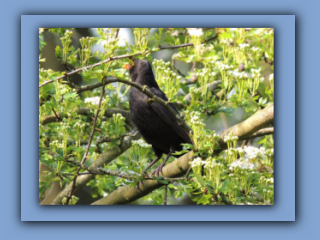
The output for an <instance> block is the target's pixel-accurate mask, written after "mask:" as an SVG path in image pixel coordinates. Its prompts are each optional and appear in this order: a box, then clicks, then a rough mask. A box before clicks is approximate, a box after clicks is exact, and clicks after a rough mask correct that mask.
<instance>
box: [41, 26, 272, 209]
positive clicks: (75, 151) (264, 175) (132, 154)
mask: <svg viewBox="0 0 320 240" xmlns="http://www.w3.org/2000/svg"><path fill="white" fill-rule="evenodd" d="M46 30H49V31H50V32H51V33H53V34H55V35H56V36H60V41H61V44H58V45H57V46H56V48H55V56H56V58H57V59H58V60H59V61H61V64H62V66H64V68H65V69H64V70H63V71H53V70H51V69H49V68H47V69H44V68H42V67H41V66H40V65H39V85H40V84H43V83H46V82H47V81H52V82H50V83H49V84H45V85H43V86H42V87H41V88H39V161H40V162H41V164H44V165H46V166H47V167H49V168H50V169H51V171H48V172H45V173H44V177H42V178H41V180H40V182H39V196H42V195H43V194H44V193H45V191H46V190H47V189H49V188H50V186H51V183H52V182H59V183H60V185H61V187H62V188H64V187H66V186H67V185H68V184H72V182H73V179H74V176H75V173H76V172H77V169H78V166H77V165H75V164H71V163H70V162H78V163H80V162H81V160H82V158H83V156H84V154H85V152H86V150H87V149H88V155H87V157H86V159H85V161H84V165H85V166H87V167H88V166H90V165H91V164H92V163H94V162H95V161H97V158H98V157H99V155H100V154H101V153H105V152H107V151H108V150H110V149H114V148H119V149H120V148H121V143H122V141H123V139H124V137H125V136H128V134H131V133H132V132H131V131H132V130H133V129H132V126H129V125H128V123H127V122H126V118H125V116H124V115H122V114H121V113H115V114H113V115H111V116H107V115H106V114H105V111H106V110H110V109H119V108H120V109H123V110H127V111H128V110H129V105H128V90H129V88H130V86H129V85H127V84H125V83H120V82H115V83H112V84H107V85H106V86H105V95H104V96H102V98H101V97H100V94H101V87H100V88H92V89H90V90H88V91H79V89H81V88H82V87H83V86H76V85H75V84H74V83H72V81H71V80H70V77H69V76H65V77H63V78H61V79H59V80H56V79H57V78H58V77H61V76H64V74H65V73H67V72H71V71H73V70H75V69H78V68H83V67H85V66H91V65H93V64H95V63H97V59H98V62H102V61H105V63H103V64H98V65H97V66H95V67H89V68H86V69H83V70H82V71H79V72H78V73H77V74H80V75H81V77H82V79H83V80H84V81H85V85H92V84H94V83H102V82H103V81H104V80H105V79H107V78H109V77H115V78H118V79H122V80H128V81H129V80H130V79H129V75H128V72H127V71H126V70H124V69H123V68H122V66H123V65H124V64H125V63H127V62H128V61H130V59H129V58H128V57H123V58H118V59H112V58H114V57H117V56H121V55H125V54H127V55H135V56H134V57H136V58H143V59H147V60H149V61H150V63H152V65H153V68H154V73H155V76H156V79H157V82H158V84H159V86H160V87H161V89H162V90H163V91H164V92H165V93H166V95H167V96H168V99H169V101H170V102H173V103H175V104H177V106H179V109H180V113H181V115H182V116H183V117H184V120H185V121H186V122H187V124H188V125H189V126H190V127H191V129H192V133H191V135H192V136H191V137H192V139H193V141H194V146H192V145H188V144H185V145H184V148H183V149H184V150H182V151H181V152H179V153H176V154H182V153H185V152H188V151H190V150H191V149H193V150H194V151H195V159H194V160H193V161H192V162H191V168H192V171H191V172H190V173H189V176H188V178H186V179H184V180H181V179H180V180H177V181H173V182H167V181H165V180H161V178H159V181H163V183H165V184H168V196H169V203H170V202H171V203H172V204H179V198H183V197H186V195H188V196H189V197H190V198H191V199H192V201H194V202H195V203H196V204H203V205H207V204H223V205H224V204H233V205H234V204H237V205H243V204H245V205H252V204H273V199H274V196H273V193H274V191H273V166H274V165H273V163H274V161H273V146H274V143H273V136H272V135H266V136H262V137H259V138H256V139H255V140H254V141H251V144H252V146H244V147H241V143H242V142H239V143H238V138H237V136H233V134H232V133H231V134H230V135H229V136H227V137H226V138H225V139H224V141H225V142H226V143H227V145H228V149H226V150H223V151H220V149H219V144H218V140H219V134H217V133H216V132H215V131H214V130H212V127H208V126H209V125H210V126H212V121H213V118H212V116H214V117H216V116H217V117H219V116H228V117H230V118H234V114H235V110H236V109H242V110H243V111H244V112H245V115H244V116H243V117H242V120H243V119H245V118H248V117H250V116H251V115H253V114H254V113H255V112H256V111H258V110H259V109H262V108H264V107H266V106H267V105H268V104H269V103H272V102H273V99H274V87H273V85H274V76H273V61H274V53H273V48H274V36H273V29H262V28H259V29H254V28H250V29H247V28H246V29H245V28H239V29H234V28H212V29H185V28H167V29H165V28H163V29H162V28H160V29H147V28H144V29H141V28H135V29H133V31H132V32H133V35H134V41H135V44H133V45H129V44H128V42H126V43H125V44H124V46H120V45H119V41H118V38H117V35H118V33H119V29H116V28H113V29H97V34H96V36H94V37H85V38H81V39H79V45H80V46H81V48H78V49H76V47H75V44H74V41H75V38H74V32H75V30H74V29H39V50H40V51H39V62H44V61H46V59H41V50H43V49H44V48H46V47H47V45H46V42H45V41H44V39H43V34H44V31H46ZM186 43H193V46H191V45H190V46H188V47H183V46H181V47H177V48H175V50H174V54H173V55H172V56H171V59H170V61H167V60H165V59H156V58H154V54H153V53H156V52H160V51H161V47H162V46H173V45H180V44H186ZM99 44H100V45H101V44H102V46H103V47H102V48H101V49H100V50H98V51H95V52H93V48H94V46H98V45H99ZM178 63H179V64H180V65H183V66H185V67H188V68H189V70H188V73H187V74H183V73H181V71H179V70H178V69H177V66H176V65H177V64H178ZM189 63H192V64H193V66H192V67H191V68H190V67H189V66H190V64H189ZM219 80H221V83H220V84H217V86H216V87H210V86H213V85H211V84H213V83H215V82H217V81H219ZM100 86H101V85H100ZM187 96H189V98H188V97H187ZM100 101H101V107H100V108H99V107H98V106H99V102H100ZM84 110H86V111H84ZM97 111H98V113H99V114H98V118H97V119H96V126H95V129H94V131H93V135H91V132H92V130H93V119H94V116H95V113H96V112H97ZM48 116H50V117H51V118H53V119H54V120H52V121H49V122H48ZM240 120H241V119H240ZM238 121H239V120H238ZM91 137H92V143H91V145H90V146H87V145H88V142H89V139H90V138H91ZM153 158H154V154H153V151H152V149H151V146H150V145H148V144H146V143H145V142H144V141H143V140H142V139H140V140H137V141H133V142H132V147H131V148H130V149H129V150H128V151H126V152H124V153H123V154H122V155H120V156H119V157H117V158H115V159H114V160H113V161H111V162H110V163H109V164H107V165H105V166H104V169H106V170H111V171H118V172H121V173H126V174H129V175H132V176H133V177H132V179H131V178H130V179H128V178H122V177H119V176H116V175H103V174H102V175H101V174H98V175H96V177H95V178H94V180H92V181H90V182H89V183H88V184H87V186H88V187H90V188H91V190H92V191H91V195H92V196H93V197H95V198H98V197H102V196H106V195H108V194H110V193H111V192H113V191H115V190H116V189H118V188H119V187H121V186H123V185H132V186H135V185H136V183H137V182H138V181H139V180H141V179H143V176H141V174H142V171H143V169H144V168H145V167H146V166H147V165H148V163H149V162H150V160H151V159H153ZM170 160H171V161H173V160H174V158H171V159H170ZM170 160H169V162H170ZM81 173H87V170H86V169H85V168H82V169H81V171H80V174H81ZM163 198H164V190H163V188H160V189H157V190H155V191H153V192H152V193H150V194H149V195H147V196H145V197H144V198H143V199H142V200H141V201H140V202H139V203H140V204H141V203H150V201H151V203H152V204H155V205H158V204H163ZM77 200H78V199H77V197H75V196H72V198H71V199H70V202H69V204H76V202H77ZM67 202H68V201H66V199H64V200H63V203H64V204H66V203H67Z"/></svg>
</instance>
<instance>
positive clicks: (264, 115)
mask: <svg viewBox="0 0 320 240" xmlns="http://www.w3.org/2000/svg"><path fill="white" fill-rule="evenodd" d="M273 120H274V111H273V103H271V104H269V105H268V106H267V107H266V108H264V109H261V110H259V111H257V112H256V113H255V114H253V115H252V116H251V117H249V118H248V119H247V120H245V121H243V122H241V123H238V124H237V125H234V126H232V127H230V128H228V129H226V130H224V131H223V132H221V133H220V137H221V138H220V139H219V140H218V143H219V145H220V147H225V146H226V143H224V141H223V139H224V137H225V136H228V135H229V134H230V133H231V132H233V136H238V137H239V140H243V139H247V138H248V137H250V136H251V135H252V134H254V133H255V132H257V131H258V130H260V129H261V128H264V127H266V126H267V125H269V124H271V123H273Z"/></svg>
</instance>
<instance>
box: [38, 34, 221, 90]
mask: <svg viewBox="0 0 320 240" xmlns="http://www.w3.org/2000/svg"><path fill="white" fill-rule="evenodd" d="M213 39H216V37H213V38H209V39H207V40H205V41H204V43H207V42H209V41H211V40H213ZM193 45H194V44H193V43H185V44H180V45H172V46H159V48H157V49H155V50H151V51H146V52H137V53H134V54H124V55H120V56H115V57H111V58H108V59H106V60H104V61H102V62H98V63H95V64H92V65H89V66H85V67H82V68H78V69H75V70H73V71H71V72H68V73H65V74H63V75H62V76H60V77H57V78H55V79H52V80H48V81H45V82H43V83H42V84H40V85H39V88H41V87H43V86H44V85H47V84H49V83H52V82H54V81H57V80H59V79H62V78H64V77H66V76H70V75H73V74H76V73H78V72H81V71H83V70H87V69H90V68H94V67H98V66H100V65H102V64H105V63H107V62H111V61H114V60H118V59H122V58H131V57H135V56H139V55H143V54H148V53H152V52H157V51H160V50H163V49H176V48H182V47H192V46H193Z"/></svg>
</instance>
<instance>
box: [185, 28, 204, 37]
mask: <svg viewBox="0 0 320 240" xmlns="http://www.w3.org/2000/svg"><path fill="white" fill-rule="evenodd" d="M188 33H189V34H190V35H191V36H195V37H200V36H202V35H203V32H202V29H201V28H188Z"/></svg>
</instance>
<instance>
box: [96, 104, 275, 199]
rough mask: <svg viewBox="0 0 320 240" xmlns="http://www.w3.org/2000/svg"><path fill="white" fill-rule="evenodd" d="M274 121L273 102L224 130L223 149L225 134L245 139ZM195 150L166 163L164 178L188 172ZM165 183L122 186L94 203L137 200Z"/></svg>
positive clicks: (146, 182)
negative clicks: (138, 188)
mask: <svg viewBox="0 0 320 240" xmlns="http://www.w3.org/2000/svg"><path fill="white" fill-rule="evenodd" d="M272 122H273V104H270V105H269V106H267V107H266V108H265V109H263V110H260V111H258V112H256V113H255V114H254V115H252V116H251V117H250V118H248V119H247V120H245V121H243V122H242V123H239V124H237V125H235V126H233V127H230V128H228V129H226V130H224V131H223V132H222V133H221V134H220V137H221V138H220V139H219V141H218V143H219V145H220V147H221V149H220V151H222V150H225V149H226V148H227V144H225V143H224V141H223V138H224V136H226V135H228V134H229V133H230V132H233V135H234V136H238V137H239V139H244V138H245V137H246V136H250V135H252V134H253V133H255V132H257V131H258V130H259V129H260V128H261V127H263V126H265V125H268V124H270V123H272ZM192 158H193V151H191V152H189V153H187V154H185V155H183V156H182V157H180V158H178V159H176V160H175V161H173V162H172V163H170V164H168V165H166V166H165V167H164V168H163V175H161V176H163V177H164V178H170V177H180V176H183V175H184V174H186V172H187V171H188V169H189V163H190V162H191V161H192ZM162 185H163V184H161V183H159V182H157V181H156V180H145V181H143V183H142V184H139V187H140V191H137V190H136V188H135V187H130V186H124V187H120V188H118V189H117V190H115V191H114V192H112V193H111V194H109V195H108V196H106V197H104V198H102V199H100V200H98V201H96V202H94V203H93V204H92V205H116V204H127V203H129V202H132V201H134V200H137V199H139V198H141V197H143V196H145V195H147V194H149V193H150V192H152V191H153V190H155V189H157V188H159V187H161V186H162Z"/></svg>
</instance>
